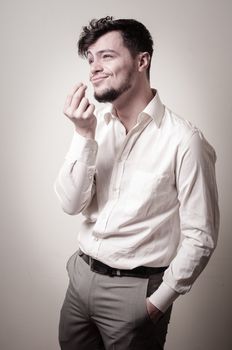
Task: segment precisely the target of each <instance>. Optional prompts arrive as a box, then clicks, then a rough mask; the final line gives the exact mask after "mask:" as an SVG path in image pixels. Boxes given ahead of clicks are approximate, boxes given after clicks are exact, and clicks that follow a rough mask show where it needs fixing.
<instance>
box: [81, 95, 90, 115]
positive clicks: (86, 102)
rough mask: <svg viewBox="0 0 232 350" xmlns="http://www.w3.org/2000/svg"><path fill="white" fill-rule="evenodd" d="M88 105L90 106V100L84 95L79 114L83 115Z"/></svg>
mask: <svg viewBox="0 0 232 350" xmlns="http://www.w3.org/2000/svg"><path fill="white" fill-rule="evenodd" d="M88 107H89V100H88V99H87V98H86V97H83V98H82V100H81V102H80V104H79V107H78V114H79V115H80V116H81V115H82V114H83V113H84V112H85V111H86V109H87V108H88Z"/></svg>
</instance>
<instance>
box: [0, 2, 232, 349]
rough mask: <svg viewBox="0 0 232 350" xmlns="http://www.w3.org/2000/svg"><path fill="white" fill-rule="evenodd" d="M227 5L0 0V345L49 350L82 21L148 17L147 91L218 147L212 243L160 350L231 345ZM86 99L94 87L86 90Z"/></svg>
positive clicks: (68, 246) (68, 234) (60, 293)
mask: <svg viewBox="0 0 232 350" xmlns="http://www.w3.org/2000/svg"><path fill="white" fill-rule="evenodd" d="M231 4H232V3H231V1H226V0H221V1H210V0H208V1H207V0H201V1H187V0H185V1H184V0H183V1H181V0H179V1H178V0H170V1H146V0H143V1H135V0H127V1H117V2H116V1H110V0H106V1H105V0H104V1H92V2H91V1H88V2H86V1H77V0H76V1H74V0H71V1H69V0H68V1H67V0H66V1H65V0H61V1H58V0H56V1H55V0H46V1H45V0H40V1H32V0H21V1H16V0H15V1H11V0H9V1H1V5H0V7H1V8H0V13H1V19H0V26H1V28H0V35H1V41H0V42H1V55H0V60H1V64H0V67H1V87H0V92H1V138H0V142H1V145H0V151H1V172H0V176H1V185H2V187H1V196H0V198H1V235H0V249H1V252H0V274H1V275H0V276H1V289H0V293H1V297H0V318H1V321H0V322H1V324H0V348H1V350H16V349H17V350H41V349H44V350H56V349H58V343H57V325H58V318H59V310H60V306H61V303H62V301H63V297H64V293H65V290H66V287H67V283H68V279H67V275H66V271H65V264H66V261H67V259H68V257H69V256H70V255H71V254H72V253H73V252H74V251H75V250H76V249H77V242H76V236H77V232H78V225H79V220H80V218H79V217H70V216H68V215H66V214H64V213H63V212H62V211H61V208H60V206H59V204H58V201H57V199H56V197H55V194H54V191H53V183H54V180H55V177H56V175H57V172H58V170H59V168H60V166H61V164H62V162H63V159H64V156H65V153H66V151H67V149H68V146H69V144H70V140H71V137H72V133H73V127H72V125H71V123H70V122H69V121H68V120H66V119H65V117H64V116H63V114H62V108H63V104H64V100H65V98H66V94H67V93H68V91H69V90H70V88H72V86H73V85H74V84H75V83H76V82H78V81H85V82H87V76H88V67H87V63H85V62H83V61H81V59H79V58H78V57H77V53H76V46H75V45H76V41H77V38H78V35H79V32H80V29H81V27H82V26H83V25H85V24H86V23H87V22H88V20H89V19H91V18H93V17H97V18H98V17H102V16H105V15H108V14H110V15H114V16H115V17H124V18H125V17H132V18H136V19H138V20H141V21H142V22H144V24H145V25H146V26H147V27H148V28H149V29H150V31H151V33H152V34H153V36H154V41H155V55H154V59H153V65H152V75H151V80H152V85H153V86H154V87H156V88H158V90H159V93H160V96H161V99H162V100H163V102H164V103H165V104H167V105H168V106H169V107H170V108H171V109H172V110H173V111H175V112H176V113H178V114H179V115H181V116H182V117H184V118H186V119H189V120H190V121H192V122H193V123H194V124H196V125H197V126H198V127H199V128H200V129H201V130H202V131H203V133H204V134H205V136H206V138H207V139H208V140H209V141H210V143H212V144H213V146H214V147H215V149H216V151H217V155H218V161H217V179H218V188H219V195H220V208H221V228H220V238H219V244H218V247H217V249H216V251H215V253H214V255H213V257H212V259H211V261H210V263H209V265H208V266H207V268H206V269H205V270H204V272H203V273H202V275H201V276H200V278H199V279H198V280H197V282H196V283H195V285H194V287H193V288H192V290H191V292H190V293H189V294H187V295H186V296H183V297H180V298H179V299H178V300H177V301H176V303H175V307H174V312H173V316H172V322H171V325H170V329H169V333H168V339H167V345H166V350H179V349H188V350H209V349H210V350H219V349H220V350H224V349H225V350H226V349H228V350H229V349H231V348H232V340H231V339H232V337H231V324H232V322H231V321H232V318H231V295H232V288H231V285H232V283H231V258H230V255H229V254H230V251H231V246H232V245H231V243H232V242H231V240H232V238H231V227H232V224H231V218H232V212H231V206H232V204H231V149H232V148H231V140H232V136H231V126H232V125H231V117H232V115H231V111H232V93H231V78H232V71H231V62H232V35H231V20H232V15H231V14H232V5H231ZM89 96H91V90H90V92H89Z"/></svg>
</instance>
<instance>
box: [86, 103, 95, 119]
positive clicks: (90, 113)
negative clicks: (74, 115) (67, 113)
mask: <svg viewBox="0 0 232 350" xmlns="http://www.w3.org/2000/svg"><path fill="white" fill-rule="evenodd" d="M94 110H95V106H94V104H93V103H90V104H89V106H88V107H87V109H86V111H85V112H84V113H83V118H84V119H87V118H89V117H92V116H93V112H94Z"/></svg>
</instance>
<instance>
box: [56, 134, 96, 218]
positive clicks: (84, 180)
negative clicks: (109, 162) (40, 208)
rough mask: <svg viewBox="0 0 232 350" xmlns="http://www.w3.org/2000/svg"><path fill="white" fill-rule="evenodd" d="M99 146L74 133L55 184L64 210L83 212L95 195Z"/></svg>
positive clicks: (72, 212)
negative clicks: (95, 175)
mask: <svg viewBox="0 0 232 350" xmlns="http://www.w3.org/2000/svg"><path fill="white" fill-rule="evenodd" d="M97 150H98V145H97V142H96V141H95V140H92V139H88V138H85V137H83V136H81V135H79V134H78V133H77V132H75V133H74V135H73V139H72V142H71V145H70V148H69V151H68V153H67V155H66V157H65V161H64V164H63V166H62V167H61V169H60V172H59V174H58V177H57V179H56V181H55V184H54V189H55V193H56V195H57V197H58V199H59V201H60V203H61V206H62V208H63V210H64V211H65V212H66V213H67V214H70V215H75V214H78V213H80V212H82V211H83V210H84V209H85V208H86V207H87V206H88V204H89V203H90V201H91V199H92V197H93V195H94V193H95V181H94V174H95V171H96V167H95V163H96V157H97Z"/></svg>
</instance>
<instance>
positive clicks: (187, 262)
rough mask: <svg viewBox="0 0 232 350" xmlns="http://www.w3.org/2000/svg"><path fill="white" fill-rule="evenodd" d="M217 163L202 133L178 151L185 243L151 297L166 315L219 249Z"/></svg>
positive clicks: (178, 182) (179, 192) (177, 173)
mask: <svg viewBox="0 0 232 350" xmlns="http://www.w3.org/2000/svg"><path fill="white" fill-rule="evenodd" d="M215 162H216V155H215V152H214V149H213V148H212V147H211V146H210V145H209V143H208V142H207V141H206V140H205V138H204V136H203V135H202V134H201V132H200V131H199V130H197V131H195V132H193V133H192V135H191V137H190V138H189V140H188V141H187V142H184V143H183V145H181V146H180V148H179V150H178V156H177V163H176V187H177V192H178V199H179V218H180V229H181V243H180V245H179V249H178V252H177V254H176V256H175V258H174V259H173V260H172V262H171V264H170V266H169V268H168V269H167V270H166V271H165V273H164V278H163V282H162V284H161V285H160V287H159V288H158V290H157V291H156V292H155V293H154V294H152V295H151V297H150V298H149V300H150V301H151V302H152V303H153V304H154V305H155V306H156V307H157V308H158V309H160V310H161V311H163V312H164V311H166V310H167V308H168V307H169V306H170V305H171V303H172V302H173V301H174V300H175V299H176V298H177V297H178V296H179V295H180V294H185V293H186V292H188V291H189V290H190V289H191V287H192V284H193V283H194V281H195V280H196V278H197V277H198V276H199V274H200V273H201V272H202V270H203V269H204V268H205V266H206V265H207V263H208V261H209V258H210V256H211V255H212V252H213V251H214V249H215V247H216V244H217V237H218V230H219V209H218V192H217V185H216V177H215Z"/></svg>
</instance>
